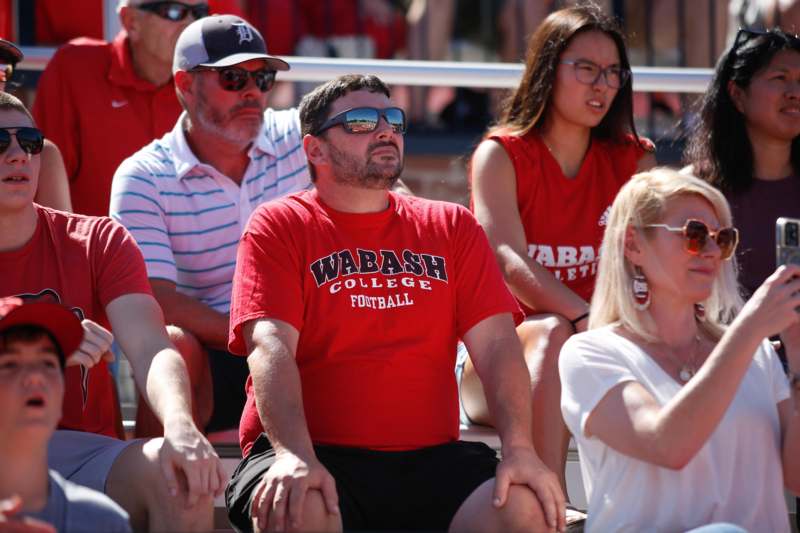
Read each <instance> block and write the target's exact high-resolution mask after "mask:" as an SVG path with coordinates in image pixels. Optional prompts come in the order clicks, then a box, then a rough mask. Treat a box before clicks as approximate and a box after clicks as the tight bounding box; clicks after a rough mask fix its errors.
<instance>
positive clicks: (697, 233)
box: [684, 220, 708, 254]
mask: <svg viewBox="0 0 800 533" xmlns="http://www.w3.org/2000/svg"><path fill="white" fill-rule="evenodd" d="M684 233H685V235H686V249H687V250H688V251H689V252H691V253H693V254H699V253H700V252H701V251H703V248H705V247H706V240H707V239H708V227H707V226H706V225H705V224H703V223H702V222H698V221H696V220H690V221H689V222H687V223H686V228H685V229H684Z"/></svg>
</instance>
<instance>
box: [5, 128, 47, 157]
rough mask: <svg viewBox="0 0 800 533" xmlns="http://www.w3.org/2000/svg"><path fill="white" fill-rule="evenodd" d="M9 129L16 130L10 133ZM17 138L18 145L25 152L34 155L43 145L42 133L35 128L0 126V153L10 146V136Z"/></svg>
mask: <svg viewBox="0 0 800 533" xmlns="http://www.w3.org/2000/svg"><path fill="white" fill-rule="evenodd" d="M11 130H16V132H15V133H12V132H11ZM12 135H13V136H14V137H16V138H17V143H19V147H20V148H22V149H23V150H24V151H25V152H26V153H28V154H31V155H36V154H38V153H39V152H41V151H42V148H43V147H44V135H42V132H41V131H39V130H38V129H36V128H0V154H2V153H4V152H5V151H6V150H8V147H9V146H11V136H12Z"/></svg>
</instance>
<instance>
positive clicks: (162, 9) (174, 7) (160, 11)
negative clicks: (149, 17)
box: [134, 1, 209, 22]
mask: <svg viewBox="0 0 800 533" xmlns="http://www.w3.org/2000/svg"><path fill="white" fill-rule="evenodd" d="M134 7H135V8H136V9H141V10H142V11H147V12H150V13H155V14H156V15H158V16H159V17H161V18H162V19H167V20H169V21H172V22H180V21H181V20H183V19H185V18H186V17H187V15H189V13H191V14H192V17H194V19H195V20H198V19H201V18H204V17H207V16H208V13H209V11H208V4H197V5H190V4H184V3H183V2H169V1H168V2H164V1H159V2H145V3H143V4H139V5H138V6H134Z"/></svg>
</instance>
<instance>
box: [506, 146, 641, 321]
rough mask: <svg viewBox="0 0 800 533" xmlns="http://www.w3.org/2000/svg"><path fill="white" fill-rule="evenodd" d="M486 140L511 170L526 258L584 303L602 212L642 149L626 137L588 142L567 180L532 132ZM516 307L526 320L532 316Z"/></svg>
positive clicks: (593, 272)
mask: <svg viewBox="0 0 800 533" xmlns="http://www.w3.org/2000/svg"><path fill="white" fill-rule="evenodd" d="M490 139H492V140H493V141H496V142H498V143H500V144H501V145H502V146H503V148H504V149H505V150H506V152H507V153H508V156H509V158H510V159H511V162H512V163H513V165H514V173H515V176H516V180H517V208H518V209H519V214H520V218H521V220H522V226H523V228H524V230H525V240H526V242H527V245H528V256H530V257H531V258H532V259H533V260H535V261H537V262H538V263H539V264H541V265H542V266H544V267H545V268H547V269H548V270H549V271H550V272H551V273H552V274H553V275H554V276H555V277H556V279H558V280H559V281H561V282H562V283H563V284H565V285H566V286H567V287H569V288H570V289H571V290H572V291H573V292H575V293H576V294H578V296H580V297H581V298H583V299H584V300H586V301H587V302H588V301H589V300H590V299H591V297H592V292H593V291H594V282H595V278H596V275H597V261H598V258H599V252H600V243H601V242H602V240H603V232H605V229H606V218H607V217H608V212H609V210H610V209H611V204H612V203H613V202H614V198H616V196H617V193H618V192H619V190H620V188H622V186H623V185H624V184H625V183H626V182H627V181H628V180H629V179H630V178H631V176H632V175H633V174H634V173H635V172H636V165H637V163H638V161H639V158H640V157H641V156H642V155H643V154H644V149H643V148H642V147H641V146H639V144H638V143H637V142H636V141H635V140H634V139H633V137H632V136H631V137H630V138H626V139H625V140H623V141H622V142H619V143H613V142H610V141H605V140H598V139H594V140H592V143H591V145H590V146H589V150H588V151H587V152H586V156H585V157H584V159H583V164H582V165H581V168H580V170H579V171H578V175H577V176H575V177H574V178H567V177H566V176H564V173H563V172H562V170H561V166H559V164H558V161H556V159H555V158H554V157H553V155H552V154H551V153H550V150H548V149H547V146H545V144H544V143H543V142H542V139H541V137H540V136H539V134H538V133H537V132H536V131H531V132H530V133H528V134H526V135H524V136H518V135H493V136H491V137H490ZM522 308H523V310H524V311H525V314H526V315H531V314H534V313H535V312H536V311H535V310H533V309H531V308H529V307H527V306H525V305H523V306H522Z"/></svg>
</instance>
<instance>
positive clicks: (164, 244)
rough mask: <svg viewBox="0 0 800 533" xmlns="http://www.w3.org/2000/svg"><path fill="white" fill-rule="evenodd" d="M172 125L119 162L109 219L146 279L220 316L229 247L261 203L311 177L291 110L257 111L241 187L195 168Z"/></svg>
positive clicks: (304, 185) (307, 183) (227, 298)
mask: <svg viewBox="0 0 800 533" xmlns="http://www.w3.org/2000/svg"><path fill="white" fill-rule="evenodd" d="M184 117H185V114H184V115H182V116H181V118H179V119H178V122H177V123H176V124H175V127H174V128H173V129H172V131H170V132H169V133H167V134H166V135H164V137H162V138H161V139H157V140H155V141H153V142H151V143H150V144H148V145H147V146H145V147H144V148H142V149H141V150H139V151H138V152H136V153H135V154H133V155H132V156H131V157H129V158H128V159H126V160H125V161H123V162H122V164H121V165H120V167H119V168H118V169H117V172H116V173H115V174H114V181H113V183H112V188H111V207H110V214H111V217H112V218H113V219H115V220H117V221H119V222H120V223H122V224H123V225H124V226H125V227H126V228H127V229H128V230H129V231H130V232H131V234H132V235H133V237H134V238H135V239H136V242H137V243H138V244H139V247H140V248H141V250H142V254H143V255H144V259H145V263H146V264H147V274H148V277H150V278H160V279H166V280H169V281H172V282H174V283H175V284H176V285H177V288H178V290H179V291H180V292H182V293H184V294H187V295H189V296H191V297H193V298H195V299H197V300H199V301H201V302H203V303H205V304H206V305H208V306H210V307H212V308H213V309H215V310H216V311H219V312H220V313H228V312H229V310H230V302H231V286H232V283H233V273H234V267H235V264H236V250H237V248H238V244H239V238H240V237H241V235H242V232H243V231H244V228H245V225H246V223H247V219H248V218H249V217H250V213H252V212H253V210H254V209H255V208H256V207H257V206H258V205H259V204H261V203H262V202H265V201H267V200H271V199H273V198H277V197H280V196H284V195H286V194H289V193H292V192H296V191H300V190H303V189H308V188H310V187H311V179H310V176H309V173H308V167H307V163H306V156H305V152H304V151H303V143H302V137H301V135H300V120H299V115H298V113H297V110H296V109H289V110H286V111H274V110H272V109H267V110H266V112H265V113H264V126H263V128H262V131H261V133H260V134H259V136H258V138H257V139H256V140H255V142H254V143H253V145H252V146H251V147H250V150H249V152H248V155H249V156H250V164H249V166H248V167H247V171H246V172H245V175H244V178H243V179H242V183H241V186H240V185H237V184H236V183H235V182H234V181H233V180H231V179H230V178H228V177H227V176H225V175H223V174H221V173H220V172H218V171H217V170H216V169H215V168H214V167H212V166H210V165H207V164H204V163H201V162H200V161H198V159H197V157H196V156H195V155H194V153H192V150H191V149H190V148H189V145H188V143H187V141H186V136H185V134H184V132H183V128H182V126H181V125H182V123H183V119H184Z"/></svg>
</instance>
